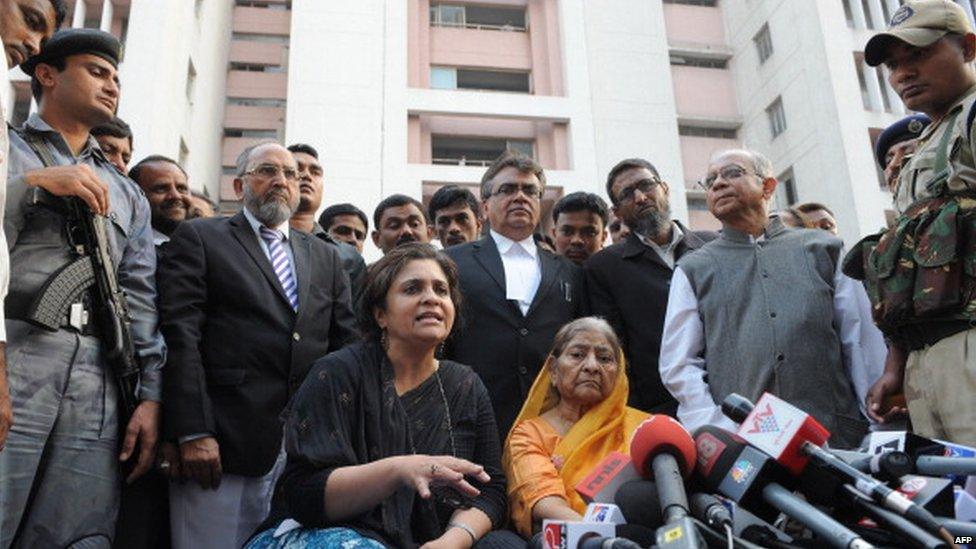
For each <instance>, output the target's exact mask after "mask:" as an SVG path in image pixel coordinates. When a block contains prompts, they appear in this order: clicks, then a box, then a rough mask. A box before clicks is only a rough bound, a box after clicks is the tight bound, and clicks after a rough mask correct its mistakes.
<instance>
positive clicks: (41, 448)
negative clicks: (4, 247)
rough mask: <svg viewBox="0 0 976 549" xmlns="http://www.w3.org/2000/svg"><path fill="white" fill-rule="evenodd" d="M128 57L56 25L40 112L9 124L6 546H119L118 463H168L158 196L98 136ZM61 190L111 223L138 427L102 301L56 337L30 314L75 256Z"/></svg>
mask: <svg viewBox="0 0 976 549" xmlns="http://www.w3.org/2000/svg"><path fill="white" fill-rule="evenodd" d="M120 53H121V44H120V43H119V42H118V40H117V39H116V38H115V37H113V36H112V35H110V34H107V33H103V32H101V31H96V30H91V29H72V30H65V31H60V32H58V33H56V34H55V35H54V36H53V37H52V38H51V39H50V40H49V41H48V42H47V44H45V45H44V47H43V49H42V50H41V52H40V53H39V54H38V55H36V56H34V57H32V58H31V59H29V60H28V61H27V62H26V63H24V64H23V65H22V68H23V69H24V72H26V73H27V74H29V75H31V76H32V82H31V87H32V90H33V92H34V97H35V98H36V99H37V100H38V103H39V109H38V112H37V113H36V114H32V115H31V116H30V118H29V119H28V120H27V122H26V123H25V124H24V127H23V128H21V129H19V130H11V131H10V132H9V137H10V168H9V170H10V171H9V179H8V182H7V203H6V208H5V214H6V216H5V219H4V231H5V232H6V234H7V239H8V246H9V248H10V265H11V276H10V292H9V295H8V296H7V300H6V303H5V311H6V319H7V320H6V328H7V334H8V336H9V341H10V344H9V346H8V355H7V356H8V363H9V376H10V396H11V400H12V401H13V407H14V417H15V421H14V425H13V427H12V429H11V431H10V437H9V439H8V441H7V447H6V448H5V449H4V451H3V452H2V453H0V547H4V548H6V547H32V548H33V547H72V548H74V547H106V548H107V547H110V545H111V539H112V536H113V535H114V532H115V518H116V513H117V510H118V501H119V487H120V482H121V480H122V475H121V474H120V467H119V462H120V460H125V459H128V458H129V457H130V456H132V455H134V454H135V455H137V456H138V458H137V459H133V462H136V463H134V468H133V469H132V470H131V472H129V471H127V472H128V473H129V477H128V478H129V480H133V479H134V478H135V477H138V476H139V475H141V474H142V473H144V472H145V471H146V470H148V468H149V467H151V466H152V462H153V459H154V457H155V448H156V439H157V433H158V423H159V401H160V399H161V396H162V388H161V381H162V380H161V377H162V376H161V374H162V372H161V368H162V365H163V363H164V360H165V346H164V345H163V340H162V337H161V335H160V333H159V327H158V318H157V315H156V310H155V299H156V286H155V270H156V254H155V251H154V249H153V245H152V230H151V227H150V224H149V203H148V202H147V200H146V197H145V196H144V195H143V194H142V193H141V192H140V191H139V188H138V187H137V186H136V185H135V184H134V183H133V182H132V181H131V180H129V179H128V178H126V177H125V176H124V175H122V174H121V173H120V172H119V171H118V170H117V169H116V168H115V167H114V166H113V165H112V164H111V163H109V161H108V160H107V159H106V158H105V156H104V154H102V151H101V149H99V147H98V143H97V142H96V141H95V139H94V138H92V137H91V136H90V135H89V131H90V130H91V128H92V127H93V126H95V125H97V124H100V123H103V122H107V121H108V120H111V118H112V116H113V114H114V112H115V109H116V107H117V105H118V97H119V87H118V77H117V66H118V62H119V56H120ZM52 195H55V196H52ZM57 196H76V197H79V198H81V199H82V200H84V201H85V202H86V203H87V204H88V206H89V207H90V208H91V209H92V210H93V211H94V212H96V213H99V214H102V215H105V216H107V217H108V222H107V226H108V241H109V253H110V255H111V259H112V263H113V264H114V265H115V266H116V273H117V277H118V282H119V285H120V286H121V287H122V289H123V290H124V291H125V294H126V297H127V301H128V306H129V311H130V314H131V318H132V325H131V332H132V340H133V346H134V348H135V353H136V355H137V360H138V362H139V364H140V366H141V375H140V378H139V386H138V390H137V395H136V397H137V398H138V399H139V400H140V402H139V404H138V406H137V407H136V409H135V411H134V413H133V414H132V418H131V420H130V421H129V423H128V425H119V415H118V411H117V409H118V406H117V405H118V388H117V386H116V384H115V381H114V379H113V375H112V372H111V371H110V368H109V366H108V364H107V362H106V359H105V343H106V341H105V339H106V338H105V336H106V335H107V334H103V333H101V331H100V330H99V329H98V327H97V325H96V323H95V322H94V318H90V315H89V314H88V311H91V310H93V307H92V306H91V296H89V297H87V298H86V297H82V298H81V299H80V301H79V302H78V303H75V304H73V305H72V306H71V311H72V314H70V315H66V316H67V317H68V318H65V319H63V324H62V326H61V328H60V329H57V330H56V331H48V330H47V329H44V328H40V327H38V326H35V325H33V324H31V323H30V322H28V321H26V320H25V319H26V318H28V314H29V310H30V307H31V304H32V303H33V301H34V298H35V297H36V295H37V294H38V293H40V290H41V288H42V287H43V285H44V283H45V282H46V281H47V280H48V279H49V278H50V277H51V275H52V274H53V273H55V272H56V271H58V269H59V268H60V267H62V266H63V265H65V264H67V263H68V262H70V261H72V260H73V259H74V257H75V256H74V255H73V253H72V246H71V244H70V242H69V239H68V236H67V232H68V231H67V224H66V219H65V217H64V215H63V214H62V213H61V212H60V211H59V210H57V209H55V208H52V207H50V205H52V204H57V203H58V199H57V198H56V197H57ZM86 318H87V320H86ZM122 429H124V430H125V437H124V442H123V443H122V444H121V445H120V434H121V433H120V430H122ZM137 441H138V442H137ZM120 446H121V451H120ZM136 449H138V450H136Z"/></svg>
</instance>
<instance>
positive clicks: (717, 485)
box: [695, 425, 871, 548]
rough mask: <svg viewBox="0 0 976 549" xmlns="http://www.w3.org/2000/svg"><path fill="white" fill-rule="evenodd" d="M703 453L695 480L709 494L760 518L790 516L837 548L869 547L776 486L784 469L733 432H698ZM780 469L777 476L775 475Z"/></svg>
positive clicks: (710, 429) (708, 428)
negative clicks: (730, 502) (734, 504)
mask: <svg viewBox="0 0 976 549" xmlns="http://www.w3.org/2000/svg"><path fill="white" fill-rule="evenodd" d="M695 443H696V446H697V447H698V450H699V459H698V464H697V467H696V474H697V475H696V476H697V477H698V478H699V479H700V480H701V481H702V485H703V486H704V487H705V489H707V490H709V491H713V492H718V493H720V494H722V495H724V496H726V497H728V498H731V499H733V500H734V501H736V502H737V503H738V504H740V505H742V506H743V507H745V508H746V509H749V510H750V511H752V512H753V513H755V514H756V515H757V516H760V518H762V517H763V515H765V517H767V518H769V519H772V518H774V517H775V516H776V514H777V511H778V512H783V513H786V514H787V515H789V516H791V517H793V518H794V519H796V520H797V521H799V522H800V523H802V524H803V525H804V526H806V527H807V528H809V529H810V530H812V531H813V532H814V533H816V534H817V535H818V536H820V537H821V538H822V539H823V540H824V541H825V542H826V543H829V544H830V545H831V546H833V547H841V548H866V547H871V545H870V544H869V543H867V542H866V541H864V539H862V538H861V537H860V536H858V535H857V534H855V533H854V532H852V531H851V530H849V529H848V528H846V527H845V526H844V525H842V524H841V523H839V522H837V521H836V520H834V519H833V518H831V517H829V516H827V515H826V514H824V513H822V512H821V511H820V510H818V509H817V508H816V507H814V506H813V505H810V504H809V503H807V502H805V501H803V500H801V499H800V498H798V497H796V496H794V495H793V494H792V493H791V492H790V491H789V490H787V489H786V488H784V487H783V485H782V484H780V483H778V482H776V481H775V479H777V478H782V477H783V476H784V474H785V473H784V472H783V470H782V469H781V468H780V467H779V466H777V465H776V463H775V461H774V460H773V459H772V458H771V457H770V456H768V455H766V454H764V453H763V452H760V451H759V450H757V449H755V448H753V447H751V446H749V445H747V444H746V443H744V442H742V441H740V440H737V439H736V438H735V437H734V435H732V433H729V432H728V431H725V430H724V429H720V428H718V427H714V426H711V425H706V426H704V427H702V428H700V429H698V430H697V431H696V432H695ZM777 470H779V471H777Z"/></svg>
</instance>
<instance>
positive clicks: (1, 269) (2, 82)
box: [0, 41, 10, 342]
mask: <svg viewBox="0 0 976 549" xmlns="http://www.w3.org/2000/svg"><path fill="white" fill-rule="evenodd" d="M0 46H3V42H2V41H0ZM2 52H3V48H2V47H0V55H2ZM3 59H4V61H3V63H2V65H3V67H4V68H6V67H7V61H6V59H7V58H6V56H4V58H3ZM3 74H4V76H3V78H0V117H2V119H3V122H4V123H6V122H7V120H8V118H7V101H9V100H10V76H9V71H4V73H3ZM8 149H9V142H8V137H7V131H6V128H4V131H0V342H5V341H7V327H6V322H5V321H4V318H5V317H4V314H3V302H4V299H6V297H7V289H8V286H9V285H10V250H8V249H7V237H6V236H5V235H4V233H3V210H4V206H5V204H6V201H7V168H8V162H7V155H8V154H9V150H8Z"/></svg>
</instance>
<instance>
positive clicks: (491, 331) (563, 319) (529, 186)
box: [445, 151, 584, 433]
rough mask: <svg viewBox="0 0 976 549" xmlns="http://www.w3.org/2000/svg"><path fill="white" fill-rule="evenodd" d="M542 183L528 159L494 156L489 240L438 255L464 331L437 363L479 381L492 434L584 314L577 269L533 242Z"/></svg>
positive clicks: (486, 198)
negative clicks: (454, 276) (563, 331)
mask: <svg viewBox="0 0 976 549" xmlns="http://www.w3.org/2000/svg"><path fill="white" fill-rule="evenodd" d="M545 183H546V176H545V172H543V170H542V167H541V166H540V165H539V164H538V163H537V162H536V161H535V160H533V159H531V158H528V157H526V156H523V155H521V154H518V153H514V152H511V151H509V152H506V153H504V154H502V156H500V157H499V158H498V159H497V160H495V162H494V163H493V164H492V165H491V166H490V167H489V168H488V170H487V171H486V172H485V175H484V176H483V177H482V178H481V209H482V213H483V215H484V217H485V219H487V220H488V222H489V225H490V226H491V230H490V231H489V234H488V235H487V236H485V237H483V238H481V239H480V240H475V241H474V242H469V243H467V244H461V245H460V246H453V247H451V248H448V249H447V250H446V253H447V255H449V256H450V257H451V259H453V260H454V261H455V263H457V266H458V280H459V281H460V285H461V293H462V294H463V295H464V308H465V310H464V319H463V321H464V323H463V324H462V326H463V327H464V329H463V330H462V332H461V333H460V334H458V336H457V337H455V338H454V340H453V341H449V342H448V345H447V349H446V352H445V356H446V357H447V358H451V359H453V360H456V361H458V362H460V363H462V364H467V365H469V366H471V367H472V368H474V371H475V372H477V373H478V375H480V376H481V379H482V381H484V383H485V387H487V389H488V394H489V395H490V396H491V402H492V407H493V408H494V409H495V418H496V421H497V423H498V432H499V433H508V431H509V429H510V428H511V426H512V422H514V421H515V417H516V415H517V414H518V412H519V409H521V407H522V403H523V402H525V398H526V396H527V395H528V392H529V388H531V386H532V382H533V381H534V380H535V377H536V374H538V373H539V369H540V368H541V367H542V364H543V363H544V362H545V359H546V354H547V353H548V352H549V346H550V345H551V344H552V338H553V337H554V336H555V335H556V331H558V330H559V328H561V327H562V326H563V324H565V323H567V322H569V321H570V320H573V319H575V318H577V317H579V316H582V314H583V312H584V311H583V307H584V304H583V299H584V295H583V277H582V273H581V272H580V270H579V268H578V267H576V265H574V264H573V263H572V262H571V261H569V260H568V259H566V258H564V257H559V256H557V255H555V254H552V253H550V252H547V251H545V250H543V249H541V248H540V247H539V246H537V245H536V243H535V240H534V239H533V233H534V232H535V229H536V226H537V225H538V224H539V216H540V212H541V210H542V204H541V200H542V192H543V190H544V185H545Z"/></svg>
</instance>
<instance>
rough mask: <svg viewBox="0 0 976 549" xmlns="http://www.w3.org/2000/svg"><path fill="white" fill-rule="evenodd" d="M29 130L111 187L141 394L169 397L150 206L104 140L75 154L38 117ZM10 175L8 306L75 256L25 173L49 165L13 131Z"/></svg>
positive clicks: (58, 220)
mask: <svg viewBox="0 0 976 549" xmlns="http://www.w3.org/2000/svg"><path fill="white" fill-rule="evenodd" d="M24 130H25V131H28V132H33V133H36V134H37V135H39V136H40V138H41V140H42V142H43V144H42V146H45V147H46V149H47V151H48V152H49V153H50V155H51V156H52V157H53V159H54V161H55V163H56V164H57V165H59V166H71V165H74V164H87V165H88V166H89V167H91V168H92V169H93V170H94V171H95V174H96V175H97V176H98V178H99V179H100V180H101V181H103V182H104V183H106V184H107V185H108V189H109V202H110V205H111V210H110V212H109V216H108V217H109V220H110V226H111V228H112V229H114V230H110V231H108V237H109V252H110V255H111V256H112V260H113V263H114V264H115V265H117V269H116V272H117V274H118V281H119V285H120V286H121V287H122V289H123V290H125V295H126V300H127V302H128V306H129V314H130V316H131V319H132V325H131V328H132V339H133V345H134V347H135V351H136V354H137V356H138V362H139V364H140V368H141V374H140V379H139V387H138V390H137V397H138V398H139V399H141V400H155V401H158V400H160V399H161V397H162V387H161V382H162V371H161V370H162V367H163V364H164V363H165V360H166V346H165V344H164V343H163V337H162V335H161V334H160V332H159V317H158V315H157V313H156V248H155V247H154V246H153V243H152V227H151V226H150V221H149V220H150V213H149V201H148V200H147V199H146V196H145V195H144V194H143V193H142V191H141V190H140V189H139V187H138V186H137V185H136V184H135V183H134V182H133V181H132V180H130V179H129V178H127V177H125V176H124V175H122V174H120V173H119V172H118V170H116V169H115V168H114V167H113V166H112V165H111V164H110V163H109V162H108V160H106V159H105V156H104V155H103V154H102V151H101V149H99V148H98V143H97V142H96V141H95V139H94V138H92V137H89V138H88V142H87V143H86V144H85V146H84V148H83V149H82V150H81V152H80V153H79V154H78V155H77V156H75V155H74V154H73V153H72V151H71V149H70V147H69V146H68V143H67V142H66V141H65V140H64V138H63V137H62V136H61V135H60V134H59V133H58V132H57V131H55V130H54V129H53V128H51V126H49V125H48V124H47V123H46V122H44V120H42V119H41V117H40V116H39V115H38V114H37V113H34V114H32V115H31V116H30V118H28V119H27V122H26V123H25V124H24ZM8 136H9V139H10V156H9V158H10V171H9V175H8V181H7V188H6V190H7V199H8V200H7V203H6V206H5V214H6V215H5V219H4V224H3V227H4V232H5V233H6V235H7V245H8V247H9V250H10V257H11V277H10V281H11V283H10V293H9V295H8V306H9V305H10V301H11V300H12V299H14V298H15V297H16V298H17V299H20V300H27V299H30V298H31V297H32V296H34V295H36V294H37V293H38V292H39V290H40V288H41V287H42V286H43V284H44V282H46V281H47V279H48V278H49V277H50V276H51V275H52V274H53V273H54V272H55V271H57V269H59V268H60V267H62V266H63V265H65V264H66V263H67V262H68V261H71V260H72V259H73V257H72V252H71V249H70V247H69V245H68V242H67V239H66V238H65V236H64V230H63V217H60V216H58V215H57V214H53V213H49V211H48V208H45V207H44V206H43V205H41V204H39V203H38V201H39V199H40V198H41V197H43V196H44V195H45V193H46V192H45V191H43V190H41V189H38V188H34V187H30V186H28V185H27V183H26V182H25V181H24V174H25V173H26V172H29V171H33V170H38V169H41V168H43V167H44V164H43V162H42V161H41V159H40V158H38V156H37V154H36V153H35V152H34V150H33V149H32V148H31V147H30V145H28V144H27V142H26V141H24V139H23V138H21V136H20V135H19V134H17V132H15V131H13V130H10V132H9V134H8Z"/></svg>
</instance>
